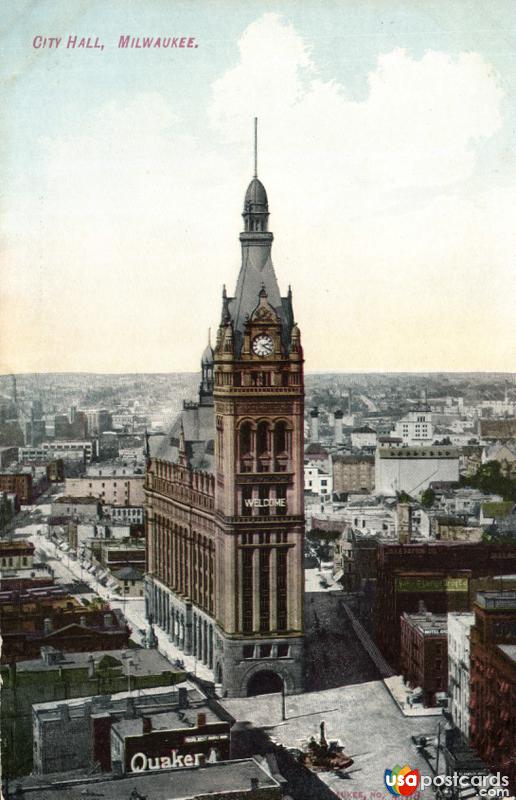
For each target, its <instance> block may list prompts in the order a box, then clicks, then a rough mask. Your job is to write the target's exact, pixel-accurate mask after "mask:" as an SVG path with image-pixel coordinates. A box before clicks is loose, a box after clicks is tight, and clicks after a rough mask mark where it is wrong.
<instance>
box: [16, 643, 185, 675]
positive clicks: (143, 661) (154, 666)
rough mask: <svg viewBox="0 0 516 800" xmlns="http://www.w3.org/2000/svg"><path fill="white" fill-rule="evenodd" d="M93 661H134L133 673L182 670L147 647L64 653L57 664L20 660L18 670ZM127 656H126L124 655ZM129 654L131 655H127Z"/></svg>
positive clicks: (76, 665)
mask: <svg viewBox="0 0 516 800" xmlns="http://www.w3.org/2000/svg"><path fill="white" fill-rule="evenodd" d="M92 656H93V661H94V663H95V665H98V663H99V661H101V660H102V659H103V658H104V657H105V656H109V657H110V658H116V659H117V660H118V661H120V662H121V663H122V665H124V664H126V665H127V661H132V664H131V665H130V670H131V675H153V674H155V673H158V674H160V673H162V672H180V671H181V670H177V669H174V667H173V666H172V665H171V664H170V662H169V661H167V659H166V658H165V656H162V655H161V654H160V653H158V652H157V651H156V650H152V649H149V650H148V649H146V648H141V649H138V648H134V649H133V648H131V649H126V650H95V652H93V653H62V655H61V660H59V661H56V663H55V664H46V663H45V662H44V661H43V659H42V658H37V659H30V660H28V661H18V662H17V664H16V671H17V672H50V671H51V670H59V669H77V668H80V667H82V668H86V667H87V666H88V664H89V663H90V662H91V658H92ZM124 656H125V657H124ZM127 656H129V657H127Z"/></svg>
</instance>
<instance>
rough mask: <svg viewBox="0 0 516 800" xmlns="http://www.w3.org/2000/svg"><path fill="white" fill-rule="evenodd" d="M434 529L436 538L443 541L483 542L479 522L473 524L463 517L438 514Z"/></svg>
mask: <svg viewBox="0 0 516 800" xmlns="http://www.w3.org/2000/svg"><path fill="white" fill-rule="evenodd" d="M473 522H475V520H473ZM434 530H435V538H436V539H437V540H438V541H443V542H481V541H482V535H483V530H482V528H481V527H480V525H479V524H478V523H476V524H472V523H470V522H466V521H465V519H464V518H463V517H453V516H448V515H438V516H437V517H436V518H435V528H434Z"/></svg>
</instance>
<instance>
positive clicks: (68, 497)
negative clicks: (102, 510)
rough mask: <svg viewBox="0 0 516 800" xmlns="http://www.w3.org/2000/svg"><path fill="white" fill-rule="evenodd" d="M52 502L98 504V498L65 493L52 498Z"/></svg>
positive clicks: (78, 504)
mask: <svg viewBox="0 0 516 800" xmlns="http://www.w3.org/2000/svg"><path fill="white" fill-rule="evenodd" d="M53 502H54V503H62V504H63V505H65V504H66V505H69V504H70V503H73V505H77V506H81V505H88V506H90V505H98V504H99V499H98V497H73V496H72V495H65V496H64V497H57V498H56V499H54V500H53Z"/></svg>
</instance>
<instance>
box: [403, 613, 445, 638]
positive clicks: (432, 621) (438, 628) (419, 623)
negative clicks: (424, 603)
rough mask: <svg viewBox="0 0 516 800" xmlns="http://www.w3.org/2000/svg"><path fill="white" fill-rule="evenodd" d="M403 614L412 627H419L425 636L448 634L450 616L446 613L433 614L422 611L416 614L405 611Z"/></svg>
mask: <svg viewBox="0 0 516 800" xmlns="http://www.w3.org/2000/svg"><path fill="white" fill-rule="evenodd" d="M403 616H404V617H405V619H406V620H407V622H408V623H409V625H410V626H411V627H412V628H417V629H418V630H419V631H421V633H422V634H423V636H446V634H447V631H448V618H447V616H446V614H432V613H431V612H430V611H422V612H418V613H416V614H407V613H404V614H403Z"/></svg>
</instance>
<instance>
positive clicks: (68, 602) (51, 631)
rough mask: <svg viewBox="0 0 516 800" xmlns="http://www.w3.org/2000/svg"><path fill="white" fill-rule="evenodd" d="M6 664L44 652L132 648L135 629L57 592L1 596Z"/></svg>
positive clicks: (116, 615) (114, 612)
mask: <svg viewBox="0 0 516 800" xmlns="http://www.w3.org/2000/svg"><path fill="white" fill-rule="evenodd" d="M0 628H1V630H2V661H4V662H7V663H9V662H13V661H22V660H25V659H27V658H35V657H37V655H38V654H39V652H40V649H41V647H46V646H52V647H57V648H59V649H61V650H67V651H70V652H81V651H86V652H91V651H92V650H100V649H102V650H113V649H116V648H120V647H127V644H128V642H129V629H128V627H127V625H126V623H125V619H124V617H123V616H122V614H121V612H120V611H119V610H118V609H111V608H110V607H109V606H108V605H107V604H106V605H104V606H103V607H101V608H97V607H95V606H85V605H83V604H81V603H80V602H79V601H78V600H77V599H76V598H75V597H73V596H71V595H69V594H67V593H66V592H65V591H63V590H57V591H56V590H55V589H54V588H53V587H48V588H45V589H30V588H29V589H25V590H24V591H23V592H21V593H20V592H17V591H5V592H2V593H1V594H0Z"/></svg>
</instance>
